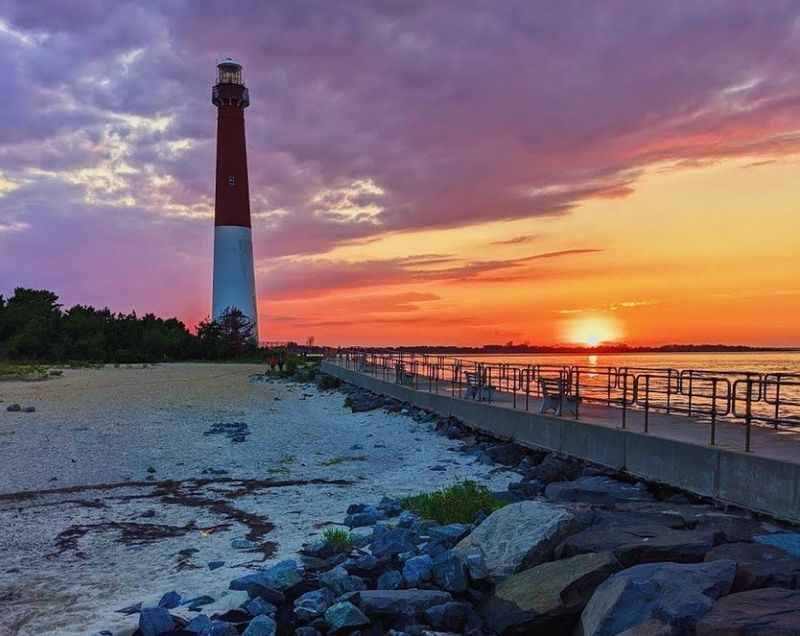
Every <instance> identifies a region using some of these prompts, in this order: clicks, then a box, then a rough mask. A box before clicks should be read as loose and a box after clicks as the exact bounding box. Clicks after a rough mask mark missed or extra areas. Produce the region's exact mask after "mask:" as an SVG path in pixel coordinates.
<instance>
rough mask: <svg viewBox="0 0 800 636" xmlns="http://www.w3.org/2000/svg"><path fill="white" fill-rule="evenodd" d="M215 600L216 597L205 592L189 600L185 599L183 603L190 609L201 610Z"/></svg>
mask: <svg viewBox="0 0 800 636" xmlns="http://www.w3.org/2000/svg"><path fill="white" fill-rule="evenodd" d="M213 602H214V598H213V597H211V596H208V595H207V594H203V595H202V596H195V597H194V598H190V599H189V600H188V601H184V602H183V604H184V605H185V606H187V607H188V608H189V609H190V610H199V609H200V608H201V607H203V606H204V605H210V604H211V603H213Z"/></svg>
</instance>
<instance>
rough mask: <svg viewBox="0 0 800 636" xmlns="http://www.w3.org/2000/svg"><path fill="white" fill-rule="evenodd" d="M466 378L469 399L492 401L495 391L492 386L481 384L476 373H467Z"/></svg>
mask: <svg viewBox="0 0 800 636" xmlns="http://www.w3.org/2000/svg"><path fill="white" fill-rule="evenodd" d="M464 376H465V377H466V379H467V397H468V398H470V399H473V400H479V401H483V400H488V401H489V402H491V401H492V391H494V387H493V386H492V385H491V384H486V383H481V381H480V379H479V377H478V374H477V373H475V372H474V371H467V372H466V373H465V374H464Z"/></svg>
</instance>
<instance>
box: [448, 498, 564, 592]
mask: <svg viewBox="0 0 800 636" xmlns="http://www.w3.org/2000/svg"><path fill="white" fill-rule="evenodd" d="M574 522H575V517H574V515H572V514H571V513H569V512H567V511H566V510H564V509H563V508H560V507H558V506H554V505H552V504H548V503H544V502H539V501H522V502H520V503H516V504H510V505H508V506H505V507H503V508H500V509H499V510H496V511H494V512H493V513H492V514H491V515H489V516H488V517H487V518H486V520H485V521H483V523H481V524H480V525H479V526H478V527H477V528H475V529H474V530H473V531H472V533H471V534H470V535H469V536H467V537H466V538H464V539H463V540H462V541H461V542H460V543H459V544H458V545H457V546H456V549H457V550H459V551H460V552H467V551H469V550H470V549H471V548H473V547H477V548H480V549H481V551H482V552H483V555H484V558H485V560H486V566H487V568H488V570H489V574H490V576H492V577H494V578H496V579H502V578H504V577H507V576H511V575H512V574H514V572H516V571H518V570H519V569H521V568H524V567H530V566H533V565H538V564H539V563H542V562H543V561H546V560H548V559H549V557H550V556H551V553H552V550H553V548H554V547H555V546H556V545H557V544H558V543H559V542H560V541H561V540H562V539H563V538H564V537H565V536H566V535H567V534H568V533H569V532H570V531H572V529H573V526H574Z"/></svg>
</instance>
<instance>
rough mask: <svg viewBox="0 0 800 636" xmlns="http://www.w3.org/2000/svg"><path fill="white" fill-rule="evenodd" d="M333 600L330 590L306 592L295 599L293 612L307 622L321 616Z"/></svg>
mask: <svg viewBox="0 0 800 636" xmlns="http://www.w3.org/2000/svg"><path fill="white" fill-rule="evenodd" d="M348 591H349V590H348ZM334 600H335V596H334V594H333V592H331V591H330V590H314V591H312V592H306V593H305V594H303V595H302V596H300V597H299V598H298V599H297V600H295V602H294V614H295V616H297V618H298V619H299V620H300V621H302V622H304V623H309V622H311V621H313V620H314V619H315V618H319V617H320V616H322V615H323V614H324V613H325V610H326V609H328V608H329V607H330V606H331V605H332V604H333V601H334Z"/></svg>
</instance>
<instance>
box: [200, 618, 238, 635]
mask: <svg viewBox="0 0 800 636" xmlns="http://www.w3.org/2000/svg"><path fill="white" fill-rule="evenodd" d="M200 634H201V636H239V630H238V629H236V627H235V626H234V625H232V624H231V623H229V622H227V621H220V620H214V621H211V627H210V628H209V629H208V631H207V632H200Z"/></svg>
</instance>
